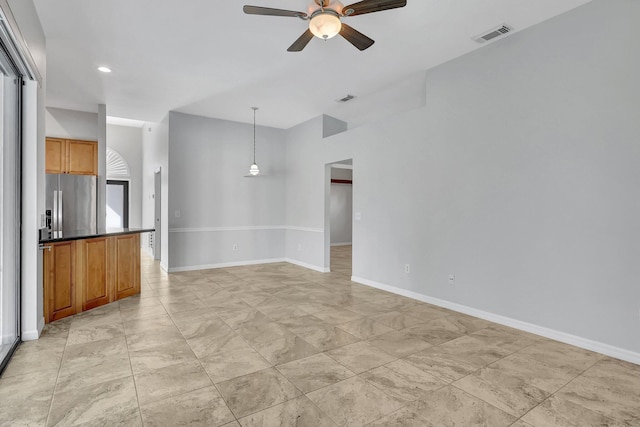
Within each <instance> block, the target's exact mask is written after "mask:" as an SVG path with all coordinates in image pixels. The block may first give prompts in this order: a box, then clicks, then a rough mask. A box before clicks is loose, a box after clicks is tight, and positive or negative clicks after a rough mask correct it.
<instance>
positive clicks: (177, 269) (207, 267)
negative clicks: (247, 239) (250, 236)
mask: <svg viewBox="0 0 640 427" xmlns="http://www.w3.org/2000/svg"><path fill="white" fill-rule="evenodd" d="M276 262H286V260H285V259H284V258H268V259H253V260H246V261H234V262H222V263H217V264H203V265H189V266H186V267H171V268H170V269H169V273H180V272H184V271H197V270H211V269H214V268H226V267H242V266H245V265H257V264H273V263H276Z"/></svg>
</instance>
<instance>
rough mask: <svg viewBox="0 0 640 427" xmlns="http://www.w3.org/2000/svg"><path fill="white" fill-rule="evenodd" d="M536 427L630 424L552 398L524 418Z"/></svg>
mask: <svg viewBox="0 0 640 427" xmlns="http://www.w3.org/2000/svg"><path fill="white" fill-rule="evenodd" d="M522 420H523V421H526V422H528V423H529V424H530V425H532V426H534V427H583V426H603V427H604V426H607V427H614V426H615V427H622V426H627V425H629V424H626V423H623V422H616V421H614V420H613V419H611V418H608V417H605V416H604V415H602V414H600V413H598V412H596V411H592V410H590V409H587V408H585V407H584V406H581V405H578V404H576V403H573V402H571V401H570V400H566V399H564V398H562V397H558V396H551V397H550V398H549V399H547V400H545V401H544V402H542V403H541V404H540V405H538V406H536V407H535V408H534V409H532V410H531V411H530V412H528V413H527V414H525V415H524V416H523V417H522Z"/></svg>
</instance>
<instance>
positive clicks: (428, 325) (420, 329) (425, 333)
mask: <svg viewBox="0 0 640 427" xmlns="http://www.w3.org/2000/svg"><path fill="white" fill-rule="evenodd" d="M457 320H458V319H453V318H450V316H446V317H441V318H439V319H435V320H430V321H428V322H425V323H423V324H420V325H417V326H412V327H410V328H407V329H403V330H404V331H406V332H407V333H409V334H411V335H413V336H414V337H416V338H420V339H421V340H424V341H426V342H428V343H429V344H432V345H438V344H442V343H444V342H447V341H451V340H453V339H456V338H459V337H461V336H463V335H465V334H468V333H471V332H472V331H475V330H476V329H475V328H472V330H469V329H467V327H466V326H465V325H464V324H462V323H461V322H459V321H457Z"/></svg>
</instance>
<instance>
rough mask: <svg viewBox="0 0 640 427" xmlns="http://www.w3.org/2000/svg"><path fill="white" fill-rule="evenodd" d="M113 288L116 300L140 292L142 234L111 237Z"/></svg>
mask: <svg viewBox="0 0 640 427" xmlns="http://www.w3.org/2000/svg"><path fill="white" fill-rule="evenodd" d="M111 239H112V240H111V243H112V245H111V250H112V259H113V268H112V269H111V271H112V273H113V277H112V280H113V289H114V292H113V293H114V297H115V299H116V300H119V299H121V298H126V297H130V296H131V295H135V294H138V293H140V262H139V260H140V235H139V234H128V235H125V236H114V237H112V238H111Z"/></svg>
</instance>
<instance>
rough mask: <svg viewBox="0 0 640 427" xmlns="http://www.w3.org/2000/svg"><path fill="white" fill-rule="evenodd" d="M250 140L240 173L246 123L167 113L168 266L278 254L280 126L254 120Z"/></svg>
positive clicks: (281, 176)
mask: <svg viewBox="0 0 640 427" xmlns="http://www.w3.org/2000/svg"><path fill="white" fill-rule="evenodd" d="M256 141H257V142H256V162H257V163H258V166H259V167H260V175H259V176H258V177H255V178H246V177H245V175H248V174H249V166H250V165H251V163H252V162H253V125H251V124H245V123H237V122H230V121H225V120H218V119H211V118H206V117H199V116H193V115H189V114H182V113H174V112H172V113H170V116H169V169H170V171H171V176H170V179H169V251H170V252H169V267H170V269H171V270H177V269H183V270H184V269H192V268H199V267H200V268H202V267H211V266H219V265H230V264H236V263H240V264H243V263H247V262H257V261H264V260H274V259H282V258H283V256H284V233H285V231H284V229H283V225H284V171H283V169H282V166H283V164H284V131H282V130H279V129H273V128H268V127H264V126H258V127H257V131H256ZM178 211H179V215H180V216H179V217H178V216H177V215H178V214H177V212H178ZM234 245H237V250H234Z"/></svg>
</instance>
